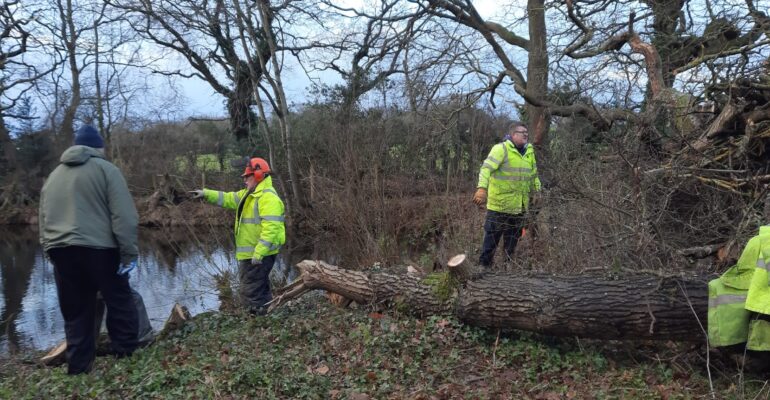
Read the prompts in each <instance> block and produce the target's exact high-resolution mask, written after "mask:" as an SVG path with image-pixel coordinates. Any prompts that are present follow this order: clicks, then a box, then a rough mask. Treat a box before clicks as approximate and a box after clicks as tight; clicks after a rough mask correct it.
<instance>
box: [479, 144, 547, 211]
mask: <svg viewBox="0 0 770 400" xmlns="http://www.w3.org/2000/svg"><path fill="white" fill-rule="evenodd" d="M476 187H479V188H485V189H487V209H488V210H492V211H497V212H502V213H507V214H521V213H523V212H524V211H526V210H527V208H528V207H529V194H530V192H532V191H538V190H540V179H539V178H538V177H537V161H535V150H534V148H533V147H532V145H530V144H527V150H526V151H525V152H524V155H521V153H519V151H518V150H516V147H515V146H514V145H513V143H511V141H509V140H506V141H505V142H503V143H498V144H496V145H494V146H492V150H490V151H489V155H488V156H487V158H486V160H484V163H483V164H482V166H481V170H480V171H479V183H478V185H476Z"/></svg>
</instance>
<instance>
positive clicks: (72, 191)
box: [39, 146, 139, 263]
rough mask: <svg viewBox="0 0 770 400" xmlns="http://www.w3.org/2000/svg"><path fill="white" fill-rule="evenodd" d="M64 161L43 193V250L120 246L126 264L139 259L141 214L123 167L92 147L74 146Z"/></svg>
mask: <svg viewBox="0 0 770 400" xmlns="http://www.w3.org/2000/svg"><path fill="white" fill-rule="evenodd" d="M59 161H60V162H61V164H59V166H57V167H56V169H54V170H53V172H51V175H49V176H48V179H47V180H46V182H45V184H44V185H43V190H42V193H41V194H40V214H39V224H40V243H41V244H42V245H43V249H45V250H46V251H48V250H50V249H52V248H56V247H65V246H83V247H91V248H95V249H111V248H117V249H119V251H120V261H121V263H129V262H131V261H133V260H136V258H137V255H138V250H137V245H136V242H137V225H138V222H139V216H138V215H137V213H136V207H135V206H134V200H133V199H132V198H131V193H129V191H128V185H127V184H126V180H125V178H123V174H121V173H120V170H118V167H116V166H115V165H113V164H112V163H111V162H109V161H107V160H105V159H104V155H103V154H102V153H101V152H100V151H99V150H97V149H94V148H92V147H88V146H72V147H70V148H68V149H67V150H65V151H64V153H62V156H61V158H60V160H59Z"/></svg>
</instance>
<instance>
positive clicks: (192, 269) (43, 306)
mask: <svg viewBox="0 0 770 400" xmlns="http://www.w3.org/2000/svg"><path fill="white" fill-rule="evenodd" d="M232 246H233V245H232V240H231V239H230V234H228V232H227V231H226V230H217V231H215V230H192V229H190V228H185V227H182V228H174V229H171V230H163V231H159V230H151V229H143V230H140V234H139V261H138V266H137V268H136V269H135V270H134V271H133V272H132V273H131V279H130V282H131V286H132V287H133V288H134V289H136V290H137V291H138V292H139V293H141V295H142V297H143V298H144V303H145V305H146V307H147V312H148V314H149V316H150V322H151V323H152V325H153V328H155V329H156V331H157V330H158V329H160V328H161V327H162V326H163V323H164V322H165V320H166V318H167V317H168V315H169V312H170V311H171V308H172V306H173V305H174V303H180V304H182V305H184V306H186V307H187V308H188V309H189V310H190V313H192V314H193V315H194V314H197V313H201V312H203V311H208V310H215V309H217V308H218V307H219V300H218V297H217V291H216V288H215V284H214V276H215V275H217V274H219V273H221V272H222V271H226V270H229V271H232V272H235V268H236V267H235V265H236V262H235V257H234V254H233V253H234V252H233V247H232ZM277 267H278V266H277ZM63 339H64V321H63V320H62V317H61V313H60V311H59V303H58V298H57V294H56V283H55V281H54V274H53V266H52V265H51V263H50V261H48V260H47V259H46V258H45V255H44V253H43V249H42V248H41V247H40V245H39V244H38V234H37V231H36V230H33V229H31V228H26V227H22V228H15V227H7V226H4V227H2V229H0V357H3V356H7V355H8V354H9V353H10V352H13V351H24V350H30V349H35V350H44V349H48V348H50V347H51V346H53V345H55V344H56V343H58V342H60V341H61V340H63Z"/></svg>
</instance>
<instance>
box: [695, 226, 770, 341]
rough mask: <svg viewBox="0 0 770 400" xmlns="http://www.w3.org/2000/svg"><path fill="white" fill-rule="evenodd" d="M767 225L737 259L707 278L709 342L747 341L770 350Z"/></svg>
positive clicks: (769, 235) (769, 231) (769, 234)
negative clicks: (719, 273)
mask: <svg viewBox="0 0 770 400" xmlns="http://www.w3.org/2000/svg"><path fill="white" fill-rule="evenodd" d="M769 264H770V226H762V227H760V228H759V235H757V236H754V237H753V238H751V240H749V242H748V243H747V244H746V247H745V248H744V249H743V253H741V257H740V258H739V259H738V263H737V264H735V265H734V266H732V267H730V269H728V270H727V271H725V273H724V274H722V276H721V277H719V278H718V279H714V280H712V281H711V282H709V284H708V287H709V309H708V336H709V344H710V345H711V346H715V347H718V346H729V345H733V344H738V343H743V342H746V348H747V349H749V350H758V351H770V322H769V321H765V320H764V319H757V318H752V312H754V313H759V314H765V315H770V282H769V281H768V278H769V277H768V265H769Z"/></svg>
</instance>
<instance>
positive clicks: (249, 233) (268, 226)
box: [203, 176, 286, 260]
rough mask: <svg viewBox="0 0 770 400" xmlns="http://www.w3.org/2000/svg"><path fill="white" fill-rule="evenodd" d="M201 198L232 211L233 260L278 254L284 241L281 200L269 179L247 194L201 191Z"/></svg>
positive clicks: (245, 192) (245, 191)
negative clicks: (233, 221) (234, 211)
mask: <svg viewBox="0 0 770 400" xmlns="http://www.w3.org/2000/svg"><path fill="white" fill-rule="evenodd" d="M203 197H204V199H206V201H207V202H209V203H211V204H216V205H218V206H220V207H224V208H227V209H230V210H236V216H235V226H234V228H233V231H234V232H235V247H236V250H235V258H236V259H238V260H248V259H251V258H253V257H257V258H260V259H261V258H262V257H265V256H269V255H273V254H278V251H279V250H280V248H281V246H282V245H283V244H284V243H285V242H286V229H285V226H284V219H285V216H284V207H283V201H281V198H280V197H278V193H277V192H276V191H275V189H274V188H273V181H272V178H271V177H269V176H268V177H266V178H265V179H264V180H263V181H262V182H260V183H259V185H257V187H256V188H254V191H253V192H251V193H249V191H248V190H247V189H242V190H240V191H237V192H221V191H217V190H210V189H203ZM241 203H243V205H241ZM239 210H240V213H239Z"/></svg>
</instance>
